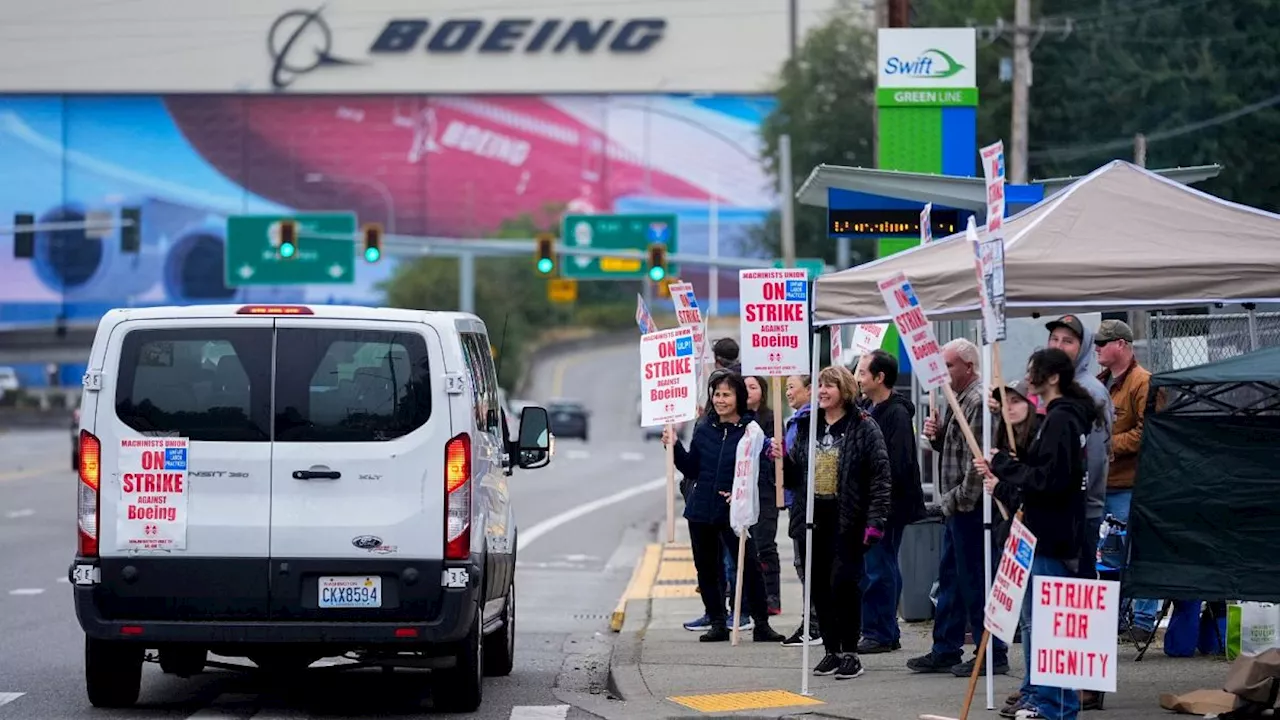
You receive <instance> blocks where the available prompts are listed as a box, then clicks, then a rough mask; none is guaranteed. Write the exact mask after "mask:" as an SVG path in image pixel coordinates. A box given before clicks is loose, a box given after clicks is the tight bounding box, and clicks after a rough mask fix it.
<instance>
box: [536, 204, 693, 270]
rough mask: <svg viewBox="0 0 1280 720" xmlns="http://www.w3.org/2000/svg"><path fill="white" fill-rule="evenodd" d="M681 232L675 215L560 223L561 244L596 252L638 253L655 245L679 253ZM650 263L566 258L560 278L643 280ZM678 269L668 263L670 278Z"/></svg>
mask: <svg viewBox="0 0 1280 720" xmlns="http://www.w3.org/2000/svg"><path fill="white" fill-rule="evenodd" d="M678 238H679V232H678V229H677V221H676V216H675V214H674V213H652V214H638V215H565V216H564V219H563V220H562V221H561V224H560V242H561V243H563V244H565V245H567V246H569V247H581V248H592V249H594V250H639V251H640V252H644V251H645V250H647V249H648V248H649V246H650V245H651V244H653V243H655V242H657V243H663V244H665V245H666V246H667V254H669V255H671V254H675V253H676V252H678V251H679V250H678ZM647 265H648V263H647V262H646V261H645V260H643V259H641V258H610V257H603V258H600V257H586V256H583V255H565V256H564V257H563V258H561V259H560V276H561V277H564V278H573V279H575V280H641V279H643V278H646V277H648V273H649V268H648V267H647ZM678 269H679V268H678V267H676V264H675V263H668V264H667V276H668V277H670V276H673V275H675V274H676V271H677V270H678Z"/></svg>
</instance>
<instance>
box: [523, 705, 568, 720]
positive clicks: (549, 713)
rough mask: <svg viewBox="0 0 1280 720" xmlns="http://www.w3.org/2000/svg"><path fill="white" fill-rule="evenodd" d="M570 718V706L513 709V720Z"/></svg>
mask: <svg viewBox="0 0 1280 720" xmlns="http://www.w3.org/2000/svg"><path fill="white" fill-rule="evenodd" d="M568 716H569V706H568V705H516V706H515V707H513V708H511V720H564V718H566V717H568Z"/></svg>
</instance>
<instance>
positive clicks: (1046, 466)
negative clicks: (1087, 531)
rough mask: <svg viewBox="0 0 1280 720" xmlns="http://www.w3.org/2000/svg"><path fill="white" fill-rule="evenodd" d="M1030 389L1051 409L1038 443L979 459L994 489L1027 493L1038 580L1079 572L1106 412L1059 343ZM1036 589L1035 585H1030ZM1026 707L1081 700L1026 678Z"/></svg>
mask: <svg viewBox="0 0 1280 720" xmlns="http://www.w3.org/2000/svg"><path fill="white" fill-rule="evenodd" d="M1027 383H1028V386H1029V388H1030V391H1031V392H1032V393H1033V394H1035V395H1037V396H1039V398H1040V401H1041V402H1042V403H1044V404H1045V406H1046V407H1047V411H1046V412H1045V416H1044V420H1043V421H1042V422H1041V424H1040V428H1039V430H1038V431H1037V433H1036V435H1035V437H1034V438H1033V439H1032V441H1031V445H1030V447H1028V448H1027V450H1026V451H1025V453H1023V454H1022V455H1021V456H1020V457H1016V458H1015V457H1014V456H1012V455H1010V454H1009V453H1008V452H1006V451H1004V450H996V451H994V452H993V453H992V456H991V461H990V462H989V463H988V462H987V461H986V460H983V459H982V458H974V460H973V464H974V466H975V467H976V468H977V469H978V470H979V471H980V472H982V473H983V474H984V475H985V476H986V480H985V485H986V488H987V491H988V492H990V493H992V494H993V495H994V496H996V497H1000V496H1001V495H1002V494H1004V489H1003V488H1001V485H1004V484H1005V483H1008V484H1009V485H1012V486H1014V487H1015V488H1017V489H1018V490H1021V492H1022V514H1023V523H1024V524H1025V525H1026V526H1027V529H1028V530H1029V531H1030V532H1031V533H1032V534H1033V535H1035V536H1036V549H1035V557H1034V558H1033V559H1032V561H1031V578H1030V579H1029V580H1028V583H1031V582H1033V581H1034V578H1035V576H1037V575H1044V576H1053V577H1075V576H1076V572H1077V567H1076V566H1077V563H1078V561H1079V555H1080V552H1079V547H1080V534H1081V533H1082V532H1084V517H1085V488H1086V484H1087V482H1088V478H1087V473H1086V471H1085V467H1086V466H1085V456H1084V443H1085V439H1086V438H1087V437H1088V435H1089V429H1090V428H1091V427H1092V426H1093V423H1094V422H1095V420H1096V419H1097V417H1098V412H1099V410H1098V408H1097V406H1096V405H1095V404H1094V401H1093V398H1091V397H1090V396H1089V393H1087V392H1086V391H1085V390H1084V389H1083V388H1081V387H1080V385H1079V384H1077V383H1076V380H1075V363H1074V362H1073V361H1072V360H1071V358H1070V357H1068V356H1067V354H1066V353H1065V352H1063V351H1062V350H1059V349H1057V348H1047V349H1042V350H1037V351H1036V352H1035V353H1033V354H1032V355H1031V360H1030V362H1029V363H1028V364H1027ZM1029 587H1034V585H1029ZM1032 596H1033V593H1030V592H1028V593H1027V595H1026V598H1025V600H1024V603H1023V607H1022V627H1023V642H1022V654H1023V658H1024V659H1025V660H1026V667H1027V668H1028V671H1027V677H1028V678H1029V677H1030V674H1031V673H1030V668H1031V654H1032V651H1033V650H1034V648H1032V647H1031V646H1032V644H1033V643H1032V642H1028V641H1029V640H1031V637H1030V633H1029V631H1030V629H1031V607H1032V605H1031V603H1032V600H1033V597H1032ZM1024 687H1025V689H1026V692H1024V694H1023V701H1022V704H1023V705H1024V708H1023V709H1021V710H1020V711H1019V712H1020V713H1021V714H1020V715H1019V717H1028V718H1050V719H1051V720H1064V719H1066V718H1075V717H1076V715H1077V714H1078V713H1079V711H1080V698H1079V695H1078V694H1077V693H1076V691H1075V690H1074V689H1063V688H1056V687H1043V686H1036V685H1031V684H1030V683H1029V681H1028V682H1024Z"/></svg>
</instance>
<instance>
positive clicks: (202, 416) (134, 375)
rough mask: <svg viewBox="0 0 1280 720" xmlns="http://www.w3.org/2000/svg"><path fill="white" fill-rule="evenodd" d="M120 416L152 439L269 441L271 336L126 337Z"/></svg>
mask: <svg viewBox="0 0 1280 720" xmlns="http://www.w3.org/2000/svg"><path fill="white" fill-rule="evenodd" d="M116 415H117V416H118V417H119V418H120V421H121V422H123V423H124V424H126V425H128V426H129V427H131V428H133V429H134V430H137V431H138V432H141V433H146V434H149V435H160V436H163V435H178V436H182V437H187V438H190V439H192V440H206V441H224V442H268V441H269V440H270V439H271V330H270V329H269V328H196V329H182V330H177V329H165V330H133V331H131V332H129V333H128V334H127V335H125V338H124V346H123V349H122V352H121V355H120V367H119V378H118V382H117V384H116Z"/></svg>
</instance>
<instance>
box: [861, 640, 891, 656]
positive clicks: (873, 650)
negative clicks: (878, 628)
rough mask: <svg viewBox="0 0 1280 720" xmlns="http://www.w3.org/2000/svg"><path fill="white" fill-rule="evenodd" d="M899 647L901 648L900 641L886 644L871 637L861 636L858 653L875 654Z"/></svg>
mask: <svg viewBox="0 0 1280 720" xmlns="http://www.w3.org/2000/svg"><path fill="white" fill-rule="evenodd" d="M901 649H902V643H900V642H895V643H890V644H887V645H886V644H885V643H882V642H880V641H878V640H872V639H871V638H863V639H862V642H860V643H858V654H859V655H877V654H880V653H887V652H893V651H894V650H901Z"/></svg>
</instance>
